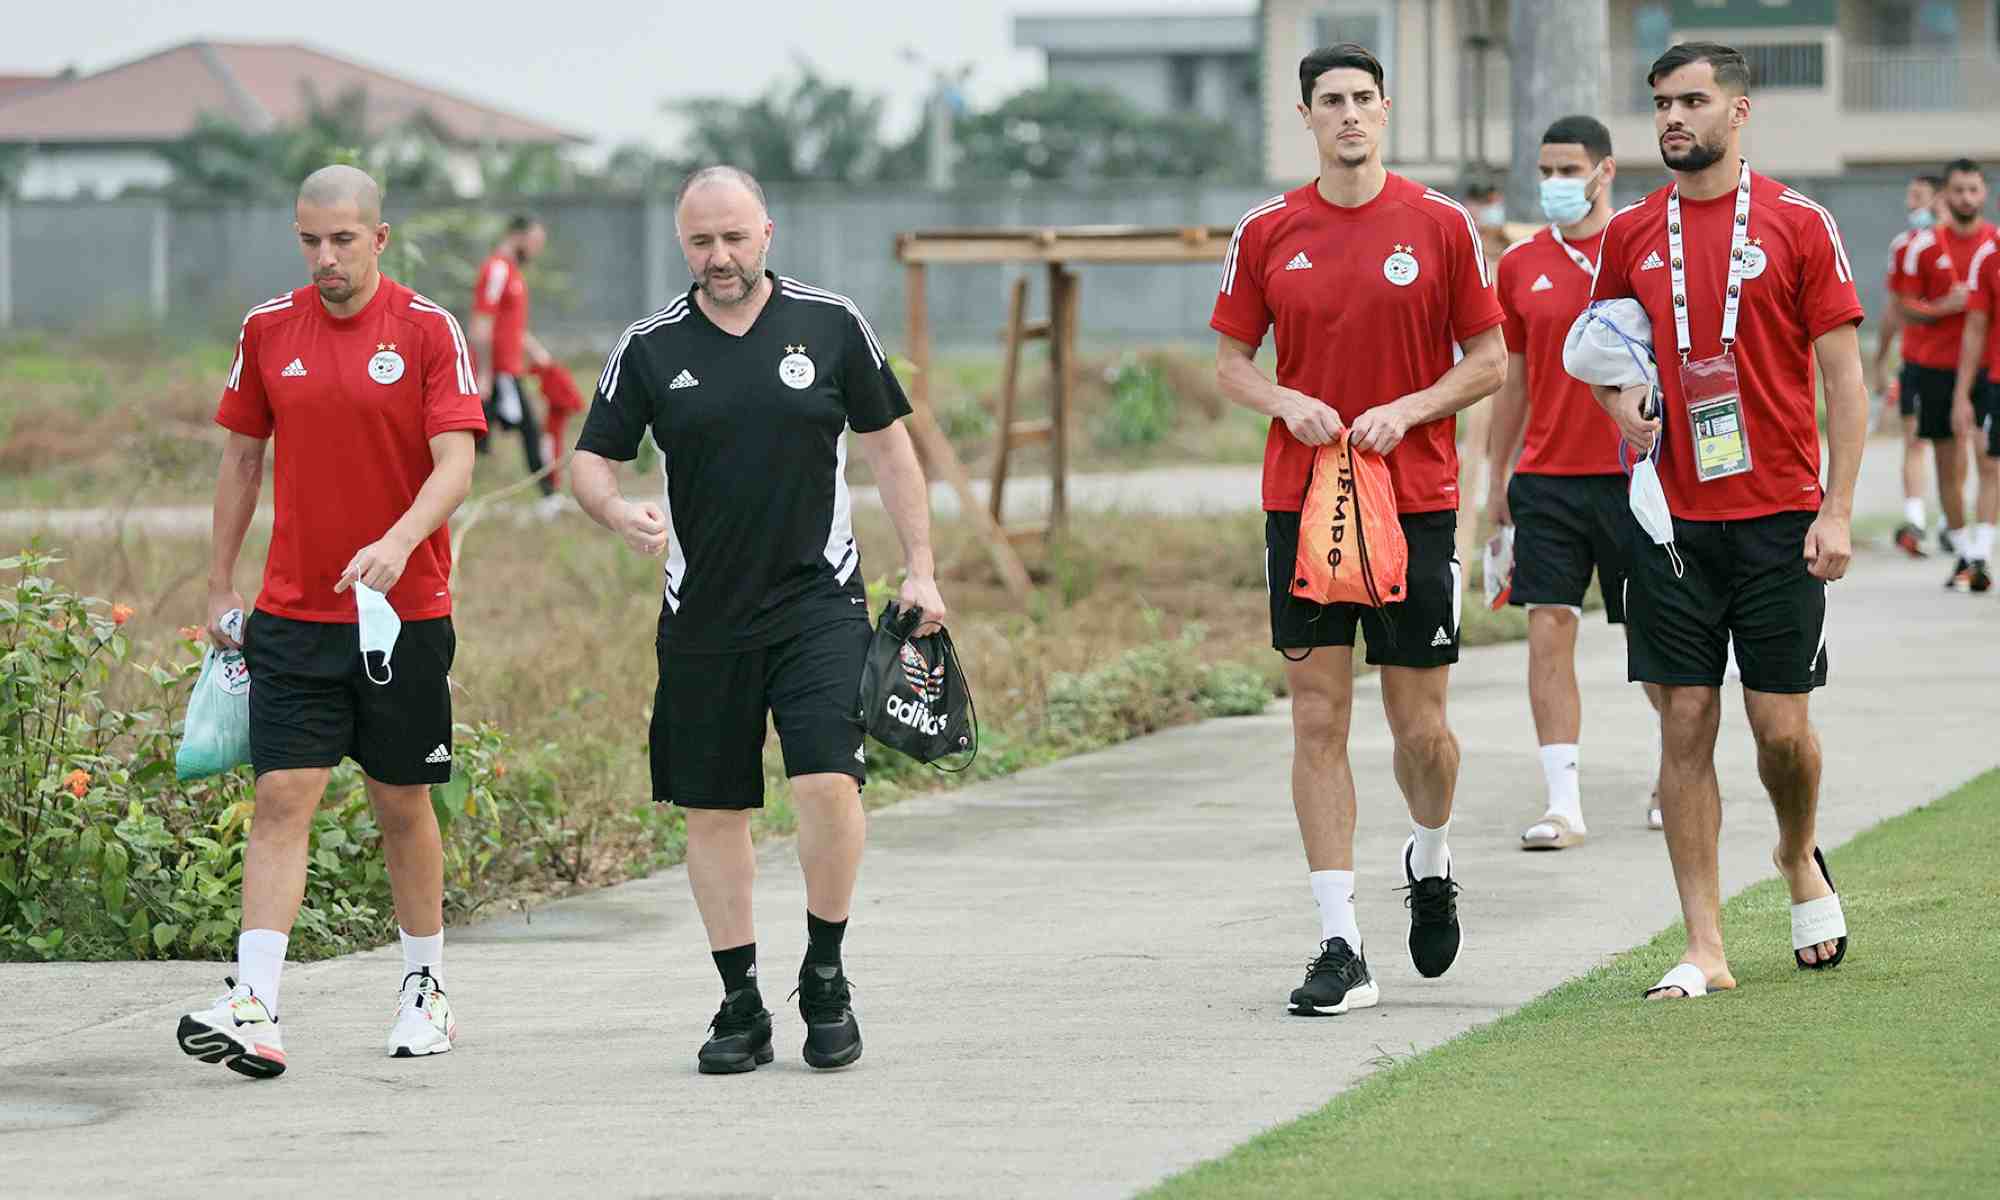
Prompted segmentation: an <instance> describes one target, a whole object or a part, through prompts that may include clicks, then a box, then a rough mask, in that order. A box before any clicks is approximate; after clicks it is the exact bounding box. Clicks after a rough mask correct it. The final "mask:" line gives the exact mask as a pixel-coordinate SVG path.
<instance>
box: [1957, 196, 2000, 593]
mask: <svg viewBox="0 0 2000 1200" xmlns="http://www.w3.org/2000/svg"><path fill="white" fill-rule="evenodd" d="M1966 276H1967V280H1966V282H1967V288H1968V290H1967V294H1966V305H1965V333H1964V335H1963V337H1962V338H1961V340H1960V342H1959V354H1958V379H1957V381H1956V383H1955V384H1954V386H1953V388H1952V395H1951V426H1952V430H1953V432H1955V433H1957V434H1958V435H1959V436H1960V437H1961V438H1965V439H1968V440H1970V441H1971V442H1972V446H1973V452H1974V453H1975V454H1976V455H1977V456H1978V457H1977V459H1976V460H1975V461H1976V462H1977V463H1978V466H1979V502H1978V512H1977V516H1978V523H1977V524H1975V525H1974V526H1973V528H1972V545H1971V547H1970V548H1969V550H1968V551H1967V552H1966V557H1967V558H1968V559H1970V560H1971V561H1970V571H1969V574H1968V578H1967V583H1968V584H1969V585H1970V586H1971V588H1972V589H1973V590H1974V591H1985V590H1986V589H1987V588H1990V587H1992V586H1993V576H1992V574H1991V572H1990V571H1989V570H1988V569H1987V563H1988V562H1989V561H1990V560H1991V558H1992V555H1993V530H1994V523H1995V522H1996V521H2000V324H1996V322H1995V320H1994V314H1995V312H1996V311H2000V233H1996V234H1995V235H1994V236H1992V237H1989V238H1988V239H1987V240H1986V243H1985V244H1984V245H1982V246H1980V247H1979V249H1977V250H1975V251H1973V253H1972V261H1971V262H1970V263H1969V264H1968V265H1967V267H1966Z"/></svg>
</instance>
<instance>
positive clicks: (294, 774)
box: [243, 767, 333, 934]
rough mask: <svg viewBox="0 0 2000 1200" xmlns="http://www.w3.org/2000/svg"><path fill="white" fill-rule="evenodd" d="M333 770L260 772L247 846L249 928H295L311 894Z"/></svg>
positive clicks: (245, 897)
mask: <svg viewBox="0 0 2000 1200" xmlns="http://www.w3.org/2000/svg"><path fill="white" fill-rule="evenodd" d="M332 774H333V772H332V771H329V770H327V769H326V768H324V767H317V768H310V769H306V770H299V771H267V772H265V773H264V774H262V775H259V776H258V777H257V799H256V812H255V815H254V816H253V817H252V818H251V821H250V840H249V844H248V845H246V846H245V847H244V848H243V928H245V929H275V930H277V931H278V932H279V933H285V934H289V933H290V932H291V931H292V922H293V921H296V920H298V916H299V904H300V903H301V902H302V901H304V900H305V897H306V847H307V842H308V841H309V840H310V838H311V835H312V819H313V811H314V810H315V809H317V808H318V807H319V798H320V796H321V795H322V794H323V793H324V792H325V791H326V781H327V779H328V778H329V777H330V776H331V775H332Z"/></svg>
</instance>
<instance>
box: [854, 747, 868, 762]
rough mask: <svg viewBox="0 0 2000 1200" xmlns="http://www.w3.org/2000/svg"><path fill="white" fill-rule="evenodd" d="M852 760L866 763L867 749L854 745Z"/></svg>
mask: <svg viewBox="0 0 2000 1200" xmlns="http://www.w3.org/2000/svg"><path fill="white" fill-rule="evenodd" d="M854 761H855V762H858V763H860V764H861V765H863V766H867V765H868V751H867V748H866V747H863V746H856V747H855V748H854Z"/></svg>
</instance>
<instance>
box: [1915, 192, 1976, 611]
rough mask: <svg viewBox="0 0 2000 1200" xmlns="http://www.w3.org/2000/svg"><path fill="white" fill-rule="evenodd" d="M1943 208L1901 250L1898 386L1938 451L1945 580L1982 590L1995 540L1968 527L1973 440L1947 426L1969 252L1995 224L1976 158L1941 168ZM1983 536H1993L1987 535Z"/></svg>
mask: <svg viewBox="0 0 2000 1200" xmlns="http://www.w3.org/2000/svg"><path fill="white" fill-rule="evenodd" d="M1944 206H1945V214H1944V215H1945V218H1946V219H1945V220H1944V221H1942V222H1940V223H1939V224H1938V226H1937V227H1936V228H1934V229H1932V230H1930V231H1928V232H1926V233H1922V234H1919V235H1917V236H1916V237H1914V238H1912V239H1910V244H1909V246H1908V247H1907V248H1905V250H1904V251H1903V270H1902V274H1901V275H1900V276H1899V277H1898V279H1897V294H1898V296H1899V297H1900V301H1899V303H1900V305H1901V308H1902V310H1903V317H1904V319H1905V320H1907V321H1910V322H1912V323H1913V326H1914V327H1913V328H1912V329H1911V331H1910V332H1911V336H1910V337H1909V338H1908V339H1906V342H1905V360H1904V364H1903V390H1904V392H1905V393H1908V392H1909V391H1910V390H1911V389H1912V388H1914V389H1916V391H1917V396H1918V399H1917V435H1918V436H1919V437H1922V438H1925V439H1926V440H1928V441H1929V442H1930V443H1931V447H1932V450H1933V452H1934V453H1935V454H1936V455H1937V468H1938V505H1939V507H1940V508H1942V509H1943V510H1944V516H1945V526H1946V528H1947V529H1948V530H1950V536H1951V544H1952V548H1953V551H1954V552H1955V554H1956V556H1957V561H1956V562H1955V563H1954V564H1953V566H1952V571H1951V575H1950V576H1949V577H1948V578H1947V579H1946V580H1945V586H1946V587H1947V588H1954V589H1956V588H1962V587H1970V588H1971V589H1972V590H1973V591H1976V592H1983V591H1986V590H1987V589H1988V588H1991V587H1992V586H1993V577H1992V574H1991V572H1990V571H1989V570H1988V569H1987V566H1986V559H1987V557H1988V556H1989V555H1990V554H1991V553H1992V546H1991V545H1990V544H1989V545H1987V546H1985V547H1984V548H1982V547H1980V546H1979V545H1977V544H1976V543H1977V541H1978V539H1977V537H1976V536H1975V534H1974V531H1973V530H1971V529H1969V528H1967V525H1966V520H1965V466H1966V459H1967V455H1968V453H1969V452H1971V450H1972V445H1971V439H1970V438H1961V437H1959V436H1958V435H1957V434H1956V433H1953V432H1952V427H1951V395H1952V389H1953V386H1954V384H1955V383H1956V381H1957V378H1958V353H1959V347H1960V344H1961V342H1962V340H1963V339H1964V336H1965V308H1966V302H1967V299H1968V297H1969V296H1970V295H1971V289H1970V286H1969V280H1968V277H1967V276H1968V272H1969V271H1970V270H1971V267H1972V258H1973V255H1975V254H1977V253H1978V252H1979V247H1980V246H1982V245H1984V244H1985V243H1987V242H1989V241H1991V240H1992V238H1993V226H1992V225H1990V224H1988V223H1987V222H1986V219H1985V218H1984V217H1983V216H1982V215H1981V212H1982V210H1983V209H1984V208H1985V206H1986V178H1985V176H1984V175H1983V174H1982V173H1981V172H1980V170H1979V164H1977V163H1975V162H1972V161H1970V160H1968V159H1959V160H1957V161H1955V162H1952V163H1950V164H1949V165H1947V166H1946V167H1945V169H1944ZM1982 487H1985V484H1984V483H1983V482H1982ZM1989 490H1990V489H1989ZM1992 502H1993V501H1990V500H1989V501H1987V503H1989V504H1990V503H1992ZM1987 540H1988V542H1989V543H1990V542H1991V540H1992V538H1991V535H1990V534H1989V535H1988V538H1987Z"/></svg>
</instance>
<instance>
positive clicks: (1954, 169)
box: [1939, 158, 1986, 187]
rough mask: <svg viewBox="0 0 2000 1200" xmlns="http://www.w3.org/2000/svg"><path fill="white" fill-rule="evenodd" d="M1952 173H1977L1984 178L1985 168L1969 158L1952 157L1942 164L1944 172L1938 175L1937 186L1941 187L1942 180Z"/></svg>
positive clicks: (1949, 176) (1952, 174) (1948, 177)
mask: <svg viewBox="0 0 2000 1200" xmlns="http://www.w3.org/2000/svg"><path fill="white" fill-rule="evenodd" d="M1954 175H1977V176H1979V177H1980V178H1981V179H1984V178H1986V172H1985V170H1984V169H1983V168H1981V167H1980V165H1979V164H1978V163H1976V162H1973V161H1972V160H1971V159H1969V158H1954V159H1952V160H1951V161H1950V162H1948V163H1946V164H1945V165H1944V174H1943V175H1941V176H1939V186H1940V187H1942V186H1943V180H1946V179H1950V178H1951V177H1952V176H1954Z"/></svg>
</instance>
